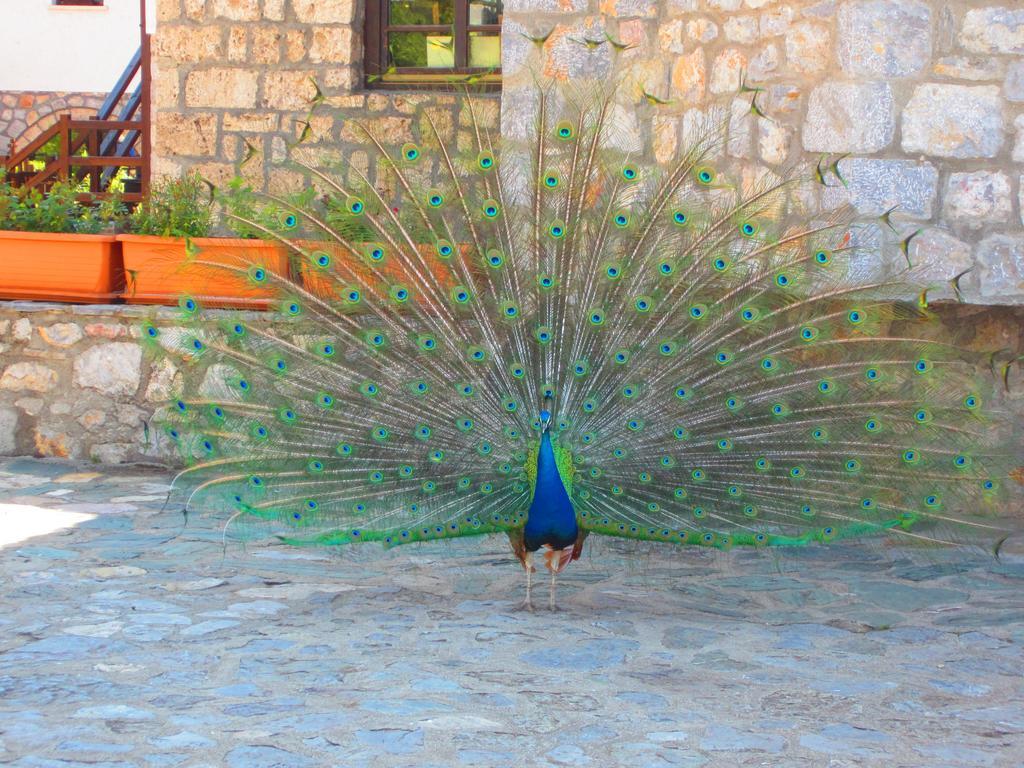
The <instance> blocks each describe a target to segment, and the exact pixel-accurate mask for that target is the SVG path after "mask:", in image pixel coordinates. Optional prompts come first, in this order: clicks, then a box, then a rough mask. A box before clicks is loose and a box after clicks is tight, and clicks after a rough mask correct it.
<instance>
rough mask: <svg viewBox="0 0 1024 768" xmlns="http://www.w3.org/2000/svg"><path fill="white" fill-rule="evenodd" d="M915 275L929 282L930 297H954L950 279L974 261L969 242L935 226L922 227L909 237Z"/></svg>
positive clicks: (969, 266) (965, 269)
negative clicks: (912, 236) (915, 234)
mask: <svg viewBox="0 0 1024 768" xmlns="http://www.w3.org/2000/svg"><path fill="white" fill-rule="evenodd" d="M909 250H910V254H909V255H910V263H911V264H913V266H914V275H915V277H916V278H919V279H921V280H922V281H924V282H926V283H927V284H928V285H930V286H933V287H932V288H930V289H929V291H928V297H929V298H930V299H950V298H955V294H954V291H953V288H952V286H950V285H949V281H950V280H952V279H953V278H954V277H956V276H957V275H959V274H961V273H963V272H965V271H967V270H969V269H970V268H971V267H972V266H973V265H974V256H973V254H972V253H971V246H969V245H968V244H967V243H965V242H963V241H962V240H958V239H957V238H955V237H954V236H953V235H952V234H950V233H949V232H948V231H946V230H944V229H939V228H938V227H928V228H927V229H923V230H921V232H919V233H918V234H917V236H916V237H914V239H913V240H911V241H910V249H909Z"/></svg>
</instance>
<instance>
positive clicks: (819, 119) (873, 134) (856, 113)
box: [803, 81, 895, 152]
mask: <svg viewBox="0 0 1024 768" xmlns="http://www.w3.org/2000/svg"><path fill="white" fill-rule="evenodd" d="M894 130H895V116H894V108H893V96H892V88H890V87H889V84H888V83H886V82H868V83H847V82H836V81H833V82H826V83H822V84H821V85H819V86H818V87H816V88H815V89H814V90H813V91H811V95H810V98H809V99H808V104H807V120H806V122H805V123H804V127H803V146H804V149H806V150H807V151H808V152H878V151H880V150H882V149H885V148H886V147H887V146H889V144H890V143H892V137H893V132H894Z"/></svg>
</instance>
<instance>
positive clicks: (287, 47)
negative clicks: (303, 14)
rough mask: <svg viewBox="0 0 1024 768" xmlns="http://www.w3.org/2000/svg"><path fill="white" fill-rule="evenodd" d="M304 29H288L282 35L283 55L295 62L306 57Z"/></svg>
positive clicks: (289, 60)
mask: <svg viewBox="0 0 1024 768" xmlns="http://www.w3.org/2000/svg"><path fill="white" fill-rule="evenodd" d="M306 48H307V45H306V30H305V29H289V30H288V31H287V32H285V35H284V57H285V59H286V60H287V61H288V62H290V63H292V64H296V63H298V62H300V61H302V60H303V59H305V58H306Z"/></svg>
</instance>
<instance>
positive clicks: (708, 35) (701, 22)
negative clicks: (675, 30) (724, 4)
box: [686, 17, 718, 43]
mask: <svg viewBox="0 0 1024 768" xmlns="http://www.w3.org/2000/svg"><path fill="white" fill-rule="evenodd" d="M686 36H687V37H689V38H690V39H691V40H693V41H694V42H695V43H710V42H711V41H712V40H714V39H715V38H716V37H718V25H717V24H715V22H713V21H712V20H711V19H706V18H703V17H702V18H699V19H690V21H688V22H687V23H686Z"/></svg>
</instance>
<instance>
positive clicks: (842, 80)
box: [503, 0, 1024, 304]
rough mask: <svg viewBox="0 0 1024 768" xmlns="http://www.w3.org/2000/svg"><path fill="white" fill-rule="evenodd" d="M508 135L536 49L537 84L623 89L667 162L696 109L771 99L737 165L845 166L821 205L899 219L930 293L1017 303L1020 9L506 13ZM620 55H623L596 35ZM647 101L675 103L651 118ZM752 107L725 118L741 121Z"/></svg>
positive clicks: (889, 5) (933, 1)
mask: <svg viewBox="0 0 1024 768" xmlns="http://www.w3.org/2000/svg"><path fill="white" fill-rule="evenodd" d="M505 8H506V16H505V30H504V35H503V45H504V51H503V55H504V67H503V76H504V93H503V110H504V120H505V123H504V124H505V125H506V126H514V125H516V124H518V123H520V122H521V121H522V120H524V119H528V117H529V109H530V104H531V100H530V98H529V93H530V90H531V83H532V74H531V70H532V69H534V68H535V67H536V65H535V64H534V62H535V57H534V54H533V53H532V48H533V46H532V44H531V43H530V42H529V41H528V40H527V39H526V37H524V35H531V36H540V35H544V34H547V33H548V32H550V33H551V34H550V37H549V38H548V40H547V42H546V43H545V44H544V47H545V49H546V53H547V61H546V63H545V64H544V70H545V72H546V73H547V74H550V75H554V76H556V77H560V78H562V79H574V78H580V77H589V78H595V77H596V78H602V79H604V78H609V77H615V76H620V77H623V78H624V80H625V87H624V88H623V89H622V90H621V92H620V97H619V100H620V102H621V110H620V115H618V116H617V117H618V118H619V119H620V120H621V121H622V122H623V124H624V126H625V127H626V128H627V130H629V131H630V132H634V133H637V134H639V135H640V136H641V138H642V139H643V141H644V143H645V148H646V150H647V152H648V153H650V154H653V156H654V157H655V158H657V160H658V161H660V162H665V161H667V160H669V159H670V158H671V157H672V156H673V155H674V154H675V152H676V151H677V149H678V147H679V145H680V143H681V142H683V141H684V140H685V138H684V137H685V126H686V125H687V123H688V120H689V119H691V118H692V116H693V114H694V110H695V109H696V108H699V107H701V106H703V105H705V104H707V103H709V102H719V103H722V102H726V103H728V102H730V101H731V100H732V99H733V96H734V95H735V94H736V93H737V90H738V89H739V87H740V86H741V84H742V83H744V80H745V81H746V83H747V84H749V85H751V86H756V87H760V88H763V89H764V90H763V92H761V93H758V94H757V107H758V108H759V109H760V110H762V111H763V113H764V115H765V117H754V116H752V117H750V118H749V119H747V120H745V121H742V123H740V122H739V121H737V126H736V127H735V128H736V129H735V130H734V132H733V135H732V136H731V137H730V141H729V144H728V153H729V155H731V156H732V158H733V159H734V160H736V161H738V162H739V164H740V165H746V166H747V172H748V173H749V172H750V167H751V166H755V165H760V166H764V167H767V168H770V169H787V168H790V167H792V166H793V164H800V163H803V164H805V166H807V167H810V168H813V167H814V165H815V163H816V162H817V161H818V160H819V158H820V157H821V156H822V155H827V156H828V159H827V161H826V168H827V164H828V163H830V162H832V161H835V160H837V159H838V158H840V157H844V158H845V159H843V160H842V161H841V162H839V165H838V168H839V171H840V174H841V175H842V176H843V177H844V178H845V181H846V186H844V185H843V184H842V183H840V182H839V181H837V180H836V179H835V178H834V177H833V178H831V179H830V180H829V181H830V183H831V185H832V186H830V187H829V188H827V189H826V188H819V189H818V190H817V192H816V200H815V201H814V202H815V204H816V205H818V206H821V207H824V208H828V207H835V206H836V205H838V204H840V203H841V202H844V201H846V200H849V201H851V202H852V203H853V205H854V206H855V207H856V208H857V210H858V211H860V212H861V213H862V214H865V215H867V216H872V215H878V214H881V213H883V212H885V211H886V210H888V209H889V208H891V207H892V206H894V205H899V209H898V212H897V213H896V214H895V220H896V221H897V223H898V225H899V228H900V229H901V231H902V233H904V234H912V233H914V232H915V231H916V230H918V229H920V230H921V233H920V234H919V235H918V236H917V237H916V238H915V240H916V242H915V243H913V249H914V251H915V253H914V254H913V256H914V257H915V259H917V260H918V261H925V262H928V264H929V267H930V271H932V272H933V276H934V277H936V278H938V279H948V278H949V277H951V276H953V275H955V274H957V273H959V272H961V271H963V270H965V269H968V268H971V267H974V269H973V270H972V271H971V272H970V273H969V275H968V276H967V278H966V279H965V280H964V283H963V286H964V288H965V292H966V295H967V298H968V300H970V301H975V302H978V303H983V304H995V303H1024V232H1022V228H1021V224H1022V217H1024V185H1022V179H1024V177H1022V173H1024V7H1022V6H1021V5H1020V3H1018V2H1009V1H1008V0H1006V1H1004V2H1003V3H1002V4H994V3H991V2H983V1H979V0H952V2H949V1H948V0H506V4H505ZM606 34H607V35H609V36H610V37H611V38H612V39H614V40H616V41H618V42H621V43H623V44H626V45H629V46H631V47H630V48H629V49H627V50H624V51H622V52H619V53H617V52H616V49H615V48H614V47H613V46H612V45H610V44H608V43H603V44H597V45H587V44H582V43H583V42H584V41H597V42H600V41H604V40H605V39H606V38H605V35H606ZM644 92H646V93H647V94H649V95H651V96H652V97H654V98H655V99H660V100H664V101H666V102H668V103H663V104H658V105H652V104H651V103H650V100H649V99H647V98H645V97H644ZM752 95H753V94H752V93H750V92H747V93H743V94H741V97H739V98H737V101H736V103H735V105H731V106H734V107H735V109H736V111H737V113H738V114H739V115H745V114H747V113H748V112H749V107H750V102H751V98H752Z"/></svg>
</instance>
